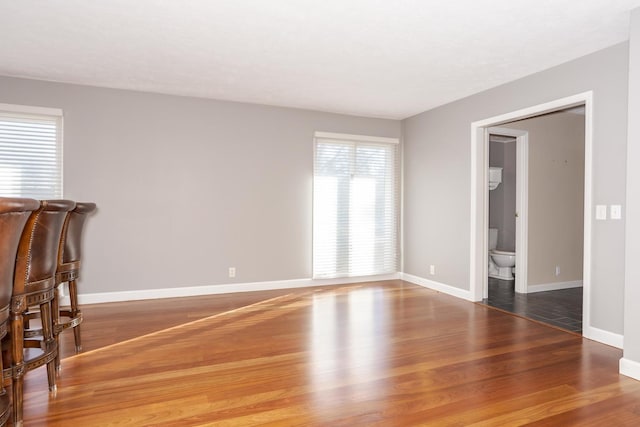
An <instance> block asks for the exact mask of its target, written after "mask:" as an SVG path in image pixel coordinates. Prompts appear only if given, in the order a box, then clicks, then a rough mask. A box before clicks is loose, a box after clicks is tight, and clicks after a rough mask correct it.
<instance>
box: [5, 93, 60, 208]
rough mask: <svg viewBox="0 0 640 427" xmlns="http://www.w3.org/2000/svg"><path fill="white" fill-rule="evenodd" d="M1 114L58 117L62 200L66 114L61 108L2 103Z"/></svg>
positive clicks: (57, 138)
mask: <svg viewBox="0 0 640 427" xmlns="http://www.w3.org/2000/svg"><path fill="white" fill-rule="evenodd" d="M0 112H2V113H3V114H5V115H11V114H16V115H19V116H21V117H24V116H29V115H33V116H34V118H38V117H39V116H51V117H56V118H57V122H58V126H57V129H56V140H57V146H58V150H57V156H56V157H57V160H58V165H59V168H60V170H59V175H60V198H63V197H64V153H63V151H64V144H63V135H64V132H63V126H64V120H63V118H64V114H63V111H62V109H61V108H54V107H40V106H34V105H21V104H5V103H0Z"/></svg>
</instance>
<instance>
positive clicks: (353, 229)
mask: <svg viewBox="0 0 640 427" xmlns="http://www.w3.org/2000/svg"><path fill="white" fill-rule="evenodd" d="M387 140H388V141H391V142H386V141H387ZM396 141H397V140H394V139H390V138H373V137H361V136H350V135H342V136H341V135H338V137H336V136H335V135H333V134H325V133H320V132H318V133H316V138H315V165H314V179H313V277H314V278H330V277H348V276H366V275H374V274H387V273H395V272H396V271H397V258H398V255H397V253H398V249H397V234H398V233H397V230H398V225H397V224H398V219H397V218H398V185H397V157H398V156H397V147H398V144H397V142H396Z"/></svg>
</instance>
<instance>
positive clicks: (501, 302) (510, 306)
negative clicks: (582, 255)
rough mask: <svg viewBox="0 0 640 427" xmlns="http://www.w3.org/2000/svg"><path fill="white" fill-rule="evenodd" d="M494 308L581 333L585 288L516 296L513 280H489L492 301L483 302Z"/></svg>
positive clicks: (488, 299) (485, 300) (489, 299)
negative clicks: (583, 289)
mask: <svg viewBox="0 0 640 427" xmlns="http://www.w3.org/2000/svg"><path fill="white" fill-rule="evenodd" d="M482 302H483V303H484V304H487V305H489V306H492V307H496V308H500V309H502V310H505V311H509V312H511V313H515V314H518V315H520V316H523V317H528V318H531V319H534V320H538V321H540V322H544V323H547V324H550V325H553V326H557V327H559V328H562V329H567V330H569V331H573V332H578V333H582V288H571V289H562V290H559V291H546V292H535V293H531V294H517V293H516V292H515V291H514V282H513V281H512V280H499V279H494V278H491V277H490V278H489V298H487V299H484V300H483V301H482Z"/></svg>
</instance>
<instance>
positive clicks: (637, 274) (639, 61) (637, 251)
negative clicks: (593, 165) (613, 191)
mask: <svg viewBox="0 0 640 427" xmlns="http://www.w3.org/2000/svg"><path fill="white" fill-rule="evenodd" d="M629 54H630V57H629V146H628V150H627V165H628V168H627V205H626V217H627V240H626V252H625V255H626V265H625V266H626V267H625V268H626V277H625V282H626V286H625V310H624V325H625V326H624V358H625V359H628V360H631V361H633V362H635V363H636V364H639V363H640V310H638V301H640V262H639V261H640V167H638V165H640V120H638V117H640V9H636V10H634V11H633V12H632V14H631V38H630V49H629ZM623 212H624V211H623ZM639 367H640V365H639V366H636V367H635V368H636V372H635V374H636V376H635V377H636V378H638V379H640V377H639V375H640V370H638V368H639Z"/></svg>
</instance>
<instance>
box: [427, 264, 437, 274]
mask: <svg viewBox="0 0 640 427" xmlns="http://www.w3.org/2000/svg"><path fill="white" fill-rule="evenodd" d="M429 274H430V275H432V276H435V274H436V266H435V265H430V266H429Z"/></svg>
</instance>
